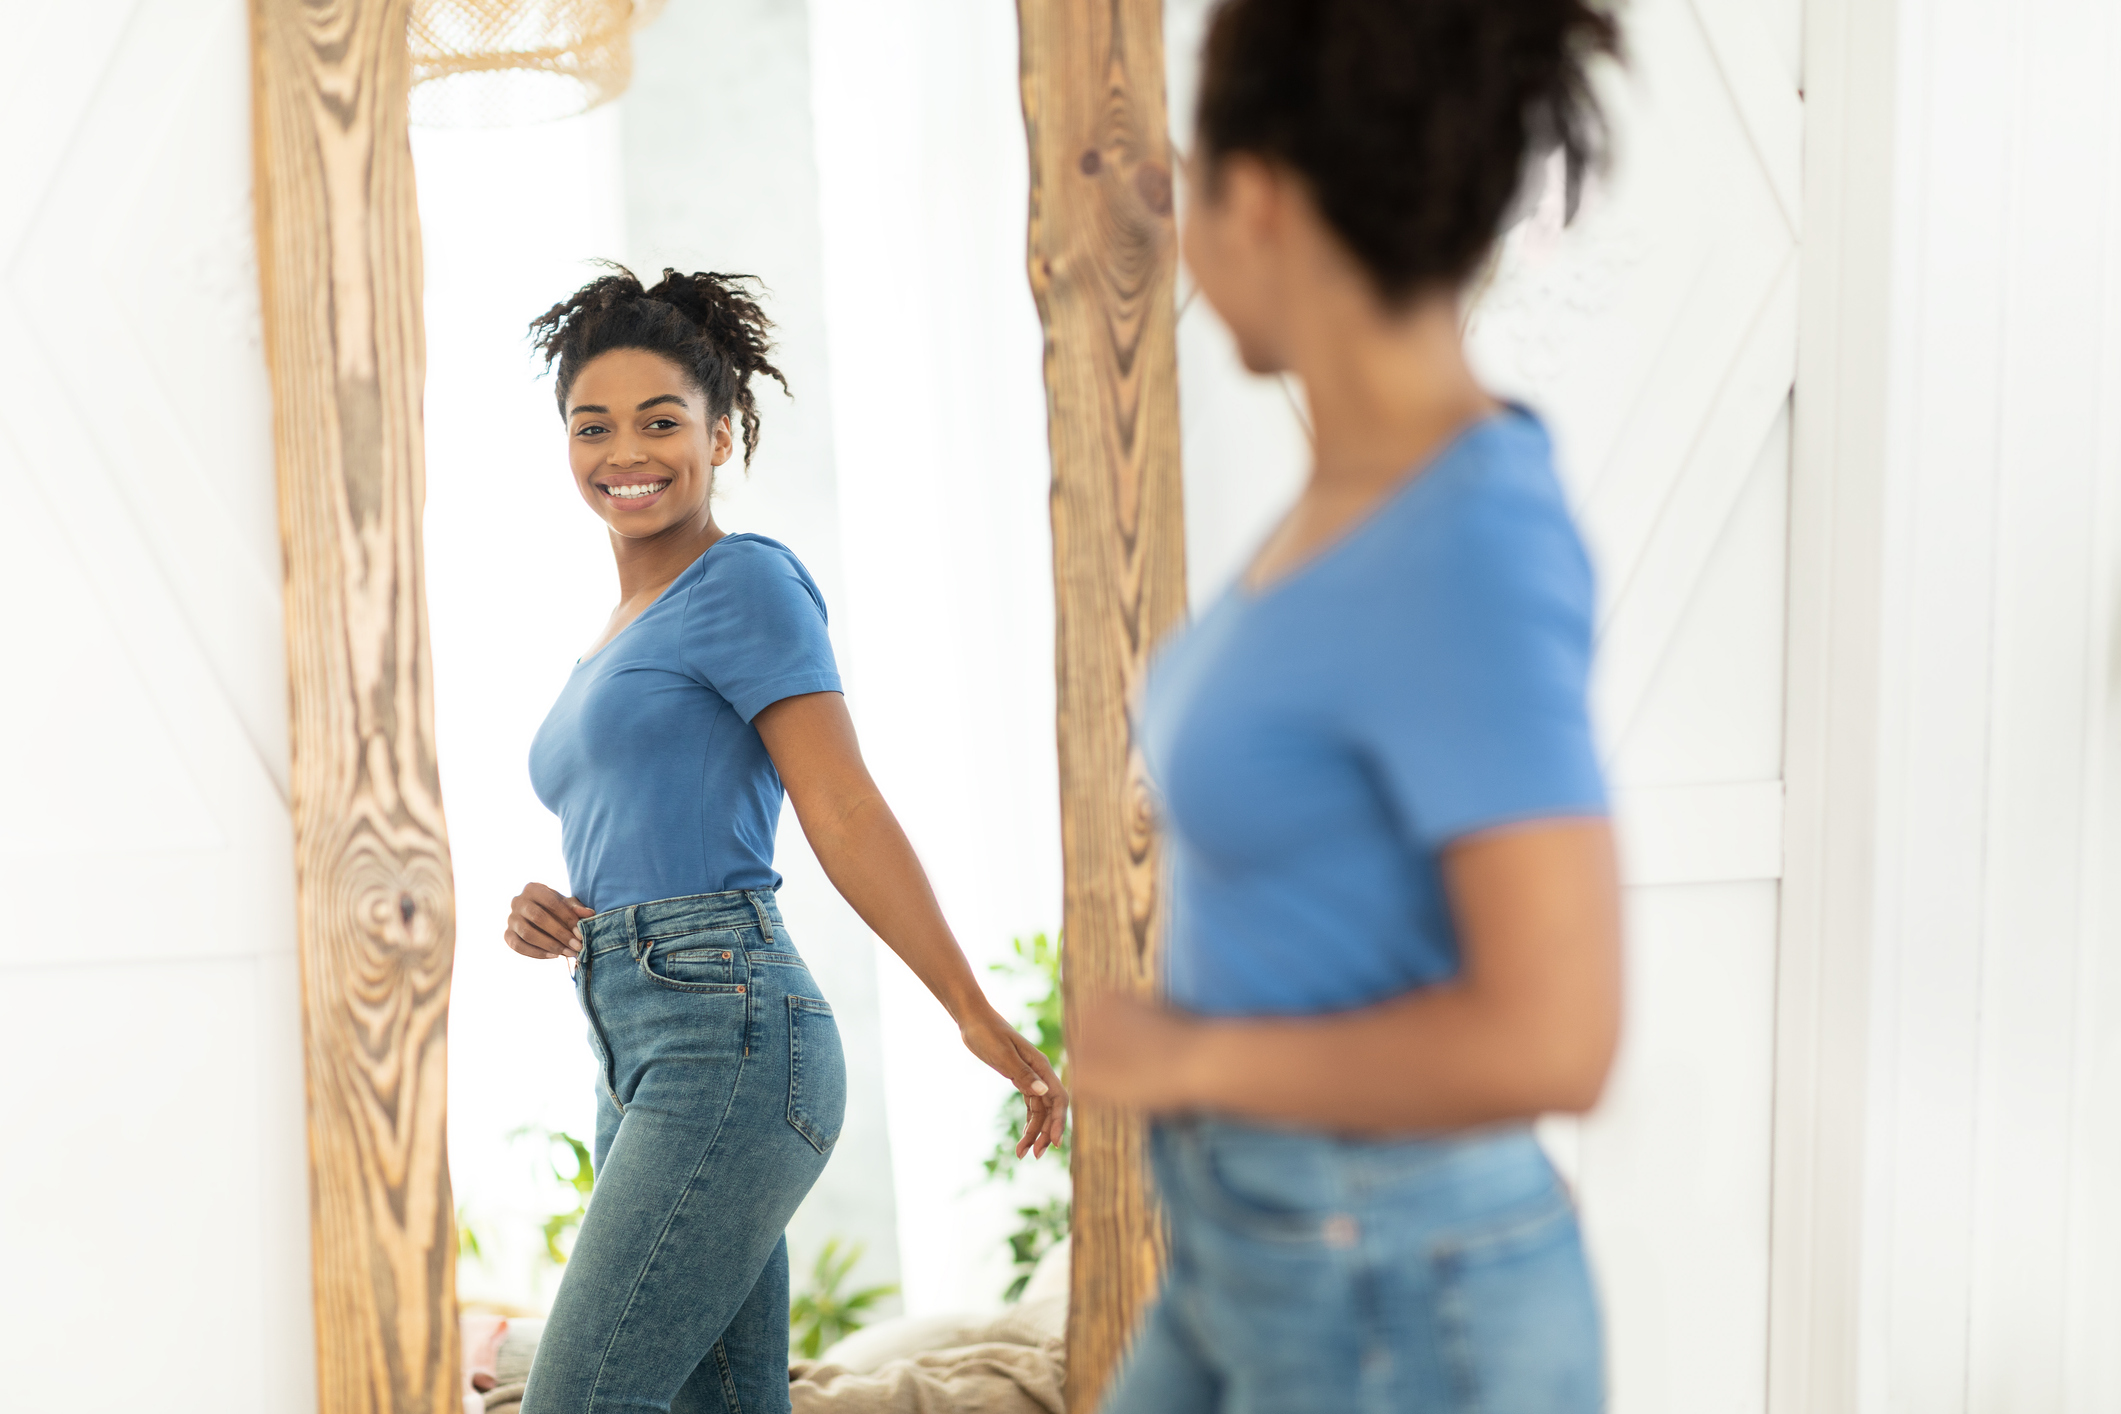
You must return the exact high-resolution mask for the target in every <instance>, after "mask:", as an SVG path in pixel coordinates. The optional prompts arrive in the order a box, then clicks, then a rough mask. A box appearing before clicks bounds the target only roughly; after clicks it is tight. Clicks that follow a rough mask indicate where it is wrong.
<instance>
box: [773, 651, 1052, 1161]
mask: <svg viewBox="0 0 2121 1414" xmlns="http://www.w3.org/2000/svg"><path fill="white" fill-rule="evenodd" d="M752 725H753V726H754V727H756V728H757V729H758V733H759V737H760V739H761V740H763V741H764V742H765V743H766V750H767V752H768V753H769V754H770V755H771V756H772V757H773V764H774V766H775V768H776V769H778V770H779V771H780V773H781V783H782V784H783V785H785V786H786V787H787V789H788V799H789V800H790V801H791V802H792V803H793V804H794V806H795V815H796V818H797V819H798V820H800V821H801V822H802V825H803V834H804V835H805V836H806V837H807V838H808V839H809V841H810V848H811V849H812V850H813V851H815V852H816V854H817V857H818V863H820V864H822V865H824V866H825V874H826V877H827V878H829V879H831V880H832V884H833V887H834V888H836V889H838V890H839V891H840V894H841V896H843V897H844V898H845V899H846V900H847V902H848V903H850V904H852V905H853V907H854V911H855V912H856V913H858V914H860V915H861V918H862V921H863V922H864V923H867V924H868V925H869V927H870V928H871V929H872V930H874V932H875V933H876V935H877V936H878V937H880V938H882V939H883V940H884V942H885V943H886V945H888V946H889V947H890V949H891V950H892V951H893V952H895V953H897V954H898V955H899V956H900V957H901V958H903V959H904V960H905V963H906V965H907V966H908V967H910V968H912V969H913V973H914V975H915V976H916V977H919V978H920V979H921V982H922V984H923V985H925V986H926V987H927V988H928V990H929V991H930V992H932V993H934V995H935V999H936V1000H937V1001H939V1002H941V1003H942V1004H943V1007H944V1009H945V1010H946V1011H948V1012H949V1013H950V1017H951V1020H953V1021H955V1022H956V1023H957V1025H958V1030H959V1033H960V1034H961V1035H962V1036H963V1037H964V1040H965V1045H966V1047H967V1048H968V1049H970V1050H971V1052H972V1053H973V1054H974V1055H976V1056H978V1057H979V1058H980V1059H981V1060H983V1061H985V1062H986V1063H987V1064H988V1065H989V1066H991V1067H993V1068H994V1070H996V1071H997V1072H999V1073H1000V1074H1001V1075H1003V1076H1005V1077H1007V1078H1008V1080H1009V1082H1010V1083H1011V1084H1013V1085H1015V1086H1016V1088H1017V1089H1018V1090H1019V1091H1021V1092H1022V1093H1023V1096H1024V1104H1025V1106H1026V1109H1027V1116H1026V1120H1025V1124H1024V1139H1023V1142H1022V1143H1021V1144H1020V1145H1019V1146H1018V1151H1017V1152H1018V1153H1019V1155H1021V1154H1022V1153H1024V1152H1026V1151H1029V1152H1032V1153H1035V1154H1043V1153H1044V1152H1045V1151H1046V1148H1047V1146H1048V1145H1050V1144H1052V1143H1054V1142H1055V1141H1056V1140H1058V1139H1059V1138H1060V1137H1061V1132H1062V1130H1063V1129H1064V1128H1065V1127H1066V1124H1067V1117H1068V1092H1067V1090H1066V1089H1065V1088H1063V1087H1062V1085H1061V1082H1060V1077H1059V1076H1057V1075H1055V1074H1054V1073H1053V1067H1052V1066H1051V1065H1049V1064H1048V1063H1047V1061H1046V1058H1045V1056H1044V1055H1043V1054H1041V1053H1040V1051H1039V1049H1038V1047H1036V1046H1034V1045H1032V1044H1031V1042H1030V1041H1028V1040H1026V1039H1025V1038H1024V1037H1023V1036H1022V1035H1020V1034H1019V1033H1018V1032H1017V1030H1016V1028H1015V1027H1013V1026H1011V1025H1009V1023H1008V1022H1007V1021H1006V1020H1004V1019H1003V1017H1002V1015H1001V1014H1000V1013H999V1012H997V1011H996V1010H995V1009H994V1007H993V1005H992V1004H991V1003H990V1002H988V1000H987V994H986V993H985V992H984V991H983V990H981V988H980V985H979V979H978V978H977V977H976V976H974V975H973V972H972V964H971V963H969V962H967V961H966V960H965V954H964V951H963V949H961V948H959V947H958V945H957V939H956V937H955V936H953V935H952V934H951V932H950V925H949V924H948V923H947V922H945V921H944V919H943V911H942V908H941V907H940V906H939V905H938V904H937V903H936V901H935V891H934V890H933V889H932V888H930V887H929V884H928V875H927V872H926V871H925V870H923V869H922V868H921V862H920V858H919V856H917V855H916V854H915V853H914V852H913V844H912V841H910V840H908V839H907V838H906V832H905V831H904V830H903V829H901V828H900V827H899V823H898V817H897V816H895V815H893V814H892V813H891V807H890V806H889V805H887V804H886V803H885V802H884V797H883V793H882V792H880V791H879V790H878V789H877V788H876V782H875V781H874V780H872V779H870V776H869V768H868V766H867V765H866V764H864V763H863V761H862V749H861V745H860V743H859V742H857V741H856V740H855V735H854V721H853V719H852V718H851V717H849V716H848V714H847V702H846V699H845V698H843V697H841V696H840V694H838V693H837V692H812V693H805V694H803V695H802V696H800V697H787V698H783V699H782V700H780V701H779V702H776V703H774V704H773V705H772V706H770V707H768V708H766V709H765V710H763V711H761V712H760V713H759V714H758V716H757V717H755V718H753V719H752Z"/></svg>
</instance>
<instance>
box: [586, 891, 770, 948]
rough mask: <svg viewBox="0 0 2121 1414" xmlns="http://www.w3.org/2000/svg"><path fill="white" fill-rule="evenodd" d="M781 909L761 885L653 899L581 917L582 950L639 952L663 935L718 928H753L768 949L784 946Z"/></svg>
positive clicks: (676, 934) (668, 936) (677, 934)
mask: <svg viewBox="0 0 2121 1414" xmlns="http://www.w3.org/2000/svg"><path fill="white" fill-rule="evenodd" d="M783 927H784V925H783V924H782V922H781V910H780V908H779V906H778V905H777V904H776V903H775V902H774V899H773V894H772V893H771V892H769V891H768V890H765V889H730V890H728V891H727V892H724V893H718V894H692V895H689V896H687V897H685V898H664V899H656V900H654V901H653V902H650V903H630V904H627V905H626V906H625V907H624V908H612V909H606V910H605V911H604V912H602V913H599V914H597V915H596V916H595V917H593V918H585V919H583V920H582V940H583V947H582V950H583V951H584V952H585V953H588V954H591V955H594V954H597V953H602V952H610V951H611V950H612V949H613V948H625V949H627V950H628V951H629V952H633V953H639V952H640V951H641V949H643V948H645V947H648V946H650V945H652V944H653V943H655V942H656V941H657V940H659V939H662V938H675V937H679V936H682V935H683V934H686V933H702V932H710V931H714V930H717V929H733V928H757V929H758V930H759V931H760V932H761V933H763V934H765V937H766V946H767V947H769V948H773V947H779V948H786V947H788V945H789V944H788V939H787V937H786V935H785V934H784V933H783V932H782V929H783Z"/></svg>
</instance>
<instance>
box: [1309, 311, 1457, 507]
mask: <svg viewBox="0 0 2121 1414" xmlns="http://www.w3.org/2000/svg"><path fill="white" fill-rule="evenodd" d="M1336 294H1337V295H1338V296H1339V297H1338V298H1333V297H1328V298H1327V299H1325V300H1321V301H1319V302H1318V303H1317V304H1316V305H1314V306H1312V307H1311V309H1310V310H1309V311H1308V313H1307V315H1306V317H1305V318H1304V319H1303V320H1302V322H1301V325H1300V327H1299V328H1297V329H1295V330H1293V331H1292V334H1293V335H1294V337H1293V338H1292V339H1291V349H1290V352H1291V355H1292V357H1291V358H1290V371H1291V372H1292V373H1294V374H1295V375H1296V376H1297V377H1299V378H1301V379H1302V380H1303V384H1304V390H1305V393H1306V394H1307V396H1308V399H1309V402H1310V408H1311V430H1312V437H1313V466H1312V472H1311V479H1312V485H1313V487H1314V488H1316V489H1318V490H1322V491H1337V492H1349V493H1360V492H1361V491H1363V490H1365V489H1370V488H1374V487H1375V486H1377V485H1378V484H1380V483H1383V482H1390V481H1395V480H1397V479H1398V478H1399V477H1400V476H1402V475H1403V474H1404V473H1405V472H1406V470H1407V468H1409V467H1411V466H1415V465H1418V464H1420V463H1422V462H1424V461H1427V460H1428V459H1429V457H1430V456H1431V455H1433V454H1434V453H1435V452H1436V451H1437V450H1438V449H1439V448H1440V447H1441V446H1442V445H1443V444H1444V443H1446V442H1448V441H1449V440H1450V439H1451V438H1452V437H1454V436H1456V435H1457V434H1458V433H1459V432H1460V431H1462V430H1463V429H1464V428H1465V427H1466V426H1467V425H1468V424H1470V423H1472V422H1476V421H1478V420H1479V419H1480V418H1483V417H1485V416H1487V415H1488V414H1490V413H1492V412H1494V411H1495V409H1496V406H1497V404H1496V402H1495V400H1494V399H1493V398H1492V397H1490V396H1489V395H1488V393H1487V391H1486V390H1485V389H1483V388H1482V387H1481V386H1480V383H1479V380H1477V379H1476V378H1475V377H1474V376H1473V370H1472V368H1471V367H1470V366H1469V365H1468V364H1467V363H1466V357H1465V348H1464V345H1463V344H1462V343H1461V341H1460V336H1459V326H1458V307H1457V300H1456V299H1455V297H1453V296H1452V295H1450V294H1439V295H1433V296H1428V297H1425V298H1423V299H1421V300H1419V301H1417V302H1416V303H1415V304H1414V305H1412V306H1410V307H1409V308H1407V309H1405V310H1403V311H1398V312H1388V311H1384V310H1381V309H1379V307H1378V306H1377V304H1376V303H1375V301H1374V300H1372V299H1370V298H1368V297H1367V292H1366V291H1362V292H1358V291H1345V292H1336Z"/></svg>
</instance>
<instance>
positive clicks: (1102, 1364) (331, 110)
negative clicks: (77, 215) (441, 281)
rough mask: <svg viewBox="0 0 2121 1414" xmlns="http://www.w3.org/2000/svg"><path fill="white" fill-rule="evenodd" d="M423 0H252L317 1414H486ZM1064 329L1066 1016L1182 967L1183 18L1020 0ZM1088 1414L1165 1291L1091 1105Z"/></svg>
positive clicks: (1085, 1222) (1078, 1234)
mask: <svg viewBox="0 0 2121 1414" xmlns="http://www.w3.org/2000/svg"><path fill="white" fill-rule="evenodd" d="M409 4H410V0H338V3H336V4H322V3H317V0H251V56H252V95H253V106H252V112H253V119H252V125H253V126H252V131H253V136H252V143H253V151H254V157H255V169H256V178H255V193H254V199H255V202H256V211H257V232H258V271H259V284H260V287H261V295H262V301H263V309H264V320H265V331H266V357H267V362H268V365H269V368H270V373H271V382H272V396H273V448H274V458H275V464H276V467H277V476H278V484H279V499H280V534H281V543H282V549H283V565H284V575H285V598H286V615H287V656H288V708H289V715H290V718H291V725H292V732H291V737H292V751H293V765H292V789H293V815H294V829H295V868H296V876H297V877H296V916H297V927H298V932H299V939H298V941H299V950H300V957H301V965H302V1035H303V1052H304V1068H305V1077H306V1096H307V1105H308V1136H309V1174H310V1242H311V1265H312V1273H313V1276H312V1280H313V1287H314V1300H315V1306H316V1327H317V1386H318V1409H319V1411H320V1414H378V1411H390V1414H458V1411H459V1410H460V1407H461V1406H460V1396H459V1389H460V1386H459V1383H458V1381H459V1365H460V1358H461V1352H460V1351H459V1349H458V1334H457V1330H458V1327H457V1319H456V1257H457V1234H456V1215H455V1204H454V1202H453V1200H452V1195H451V1192H450V1184H449V1163H448V1146H447V1129H446V1123H447V1113H448V1110H447V1101H448V1066H447V1038H448V1009H449V988H450V969H451V960H452V955H453V951H454V947H455V935H456V928H455V911H454V897H453V892H452V888H451V876H450V867H449V846H448V835H447V830H446V828H445V825H444V821H443V815H442V802H441V787H440V778H439V775H438V773H437V770H436V758H435V736H434V690H433V674H432V670H431V662H430V650H429V641H428V631H427V604H426V594H425V589H424V575H425V560H424V556H423V551H422V543H421V516H422V511H423V508H424V505H425V499H426V488H425V468H424V462H423V427H422V419H421V398H422V391H423V387H424V383H425V378H426V346H425V335H424V330H423V327H422V318H421V294H422V290H421V269H420V218H419V208H418V204H417V197H416V193H415V189H414V183H413V168H412V149H411V141H410V135H409V131H408V120H407V102H408V97H409V94H410V83H411V64H410V59H409V56H408V53H407V47H406V34H405V25H406V15H407V10H408V8H409ZM1018 17H1019V22H1020V25H1021V29H1022V83H1023V100H1024V119H1025V128H1026V133H1027V136H1028V138H1029V142H1030V154H1031V206H1030V221H1029V241H1028V246H1029V251H1028V254H1029V266H1030V276H1031V285H1032V290H1033V293H1034V295H1035V297H1036V299H1037V303H1038V308H1039V315H1040V318H1041V321H1042V322H1043V324H1044V327H1045V331H1046V356H1045V370H1046V391H1047V412H1048V419H1049V436H1050V440H1051V448H1052V457H1053V471H1054V474H1053V539H1054V585H1055V613H1056V624H1055V658H1056V664H1055V666H1056V671H1057V674H1058V697H1057V717H1058V724H1057V730H1058V736H1059V753H1060V779H1061V820H1062V851H1063V858H1064V868H1065V876H1066V877H1065V887H1064V906H1063V907H1064V912H1063V926H1064V928H1065V930H1066V935H1067V939H1068V948H1067V977H1066V981H1065V987H1066V994H1067V995H1068V996H1069V997H1070V998H1074V997H1077V996H1080V995H1082V993H1083V992H1084V990H1085V989H1094V988H1112V987H1126V988H1131V989H1136V990H1143V991H1147V990H1150V989H1153V987H1154V986H1155V979H1156V959H1157V952H1158V941H1159V930H1160V925H1161V921H1162V912H1163V906H1162V901H1161V899H1160V892H1159V884H1160V877H1159V870H1158V865H1157V857H1156V840H1155V832H1154V829H1153V823H1152V819H1151V815H1150V810H1149V803H1148V797H1147V793H1146V785H1145V776H1144V773H1143V769H1142V763H1141V756H1140V751H1139V749H1138V746H1137V745H1136V743H1135V741H1134V739H1133V734H1132V730H1131V727H1130V725H1129V720H1128V715H1127V705H1128V703H1129V701H1130V700H1131V698H1132V695H1133V694H1134V692H1135V691H1136V689H1137V688H1138V686H1139V684H1140V680H1141V675H1142V671H1143V668H1144V665H1145V663H1146V660H1147V655H1148V651H1149V648H1150V646H1151V645H1152V644H1153V643H1154V642H1155V640H1156V639H1157V637H1158V636H1159V635H1160V634H1161V633H1162V632H1163V631H1165V630H1166V629H1168V628H1169V627H1170V626H1171V625H1173V624H1174V623H1176V622H1177V621H1178V620H1179V619H1180V618H1181V617H1182V616H1183V614H1184V610H1185V542H1184V527H1183V522H1182V507H1181V499H1180V479H1179V428H1178V385H1177V355H1176V347H1177V338H1176V327H1177V312H1176V308H1175V305H1174V299H1173V294H1174V290H1175V287H1176V282H1177V269H1178V252H1177V240H1176V228H1175V223H1174V221H1173V214H1172V213H1173V201H1172V183H1173V172H1172V167H1171V154H1170V144H1169V138H1168V129H1167V124H1166V120H1165V111H1164V96H1163V87H1164V84H1163V72H1164V71H1163V17H1162V7H1161V4H1160V3H1159V2H1158V0H1112V3H1110V4H1108V5H1098V6H1089V5H1081V4H1077V3H1072V2H1071V0H1019V6H1018ZM1076 1123H1077V1138H1076V1144H1075V1159H1074V1179H1075V1226H1074V1233H1075V1239H1076V1241H1075V1247H1074V1253H1075V1261H1074V1275H1073V1289H1072V1293H1071V1299H1070V1320H1069V1344H1068V1356H1069V1380H1068V1407H1069V1409H1070V1410H1071V1411H1077V1412H1078V1414H1081V1412H1083V1411H1090V1410H1093V1409H1094V1408H1095V1407H1096V1403H1097V1400H1098V1397H1099V1395H1100V1394H1101V1392H1102V1390H1103V1388H1104V1386H1105V1384H1106V1382H1107V1380H1108V1379H1109V1377H1110V1375H1111V1372H1112V1370H1113V1368H1114V1366H1115V1365H1116V1364H1117V1362H1118V1359H1119V1357H1120V1355H1121V1353H1122V1352H1123V1350H1124V1348H1125V1344H1126V1341H1127V1339H1128V1337H1129V1335H1130V1334H1131V1332H1132V1330H1133V1328H1134V1324H1135V1321H1136V1319H1137V1318H1138V1317H1139V1315H1140V1314H1141V1311H1142V1309H1143V1307H1144V1304H1145V1303H1146V1301H1147V1300H1148V1299H1149V1298H1150V1297H1151V1295H1153V1293H1154V1291H1155V1289H1156V1282H1157V1276H1158V1271H1159V1267H1160V1262H1161V1250H1162V1242H1161V1236H1160V1224H1159V1220H1158V1218H1157V1216H1156V1214H1155V1210H1154V1204H1153V1200H1152V1198H1151V1197H1150V1195H1149V1191H1148V1185H1147V1182H1146V1176H1145V1170H1144V1165H1143V1152H1142V1150H1143V1145H1142V1131H1141V1127H1140V1125H1139V1123H1138V1122H1137V1121H1134V1120H1132V1119H1130V1118H1128V1117H1126V1116H1124V1115H1121V1114H1118V1113H1115V1112H1112V1111H1108V1110H1102V1109H1100V1108H1098V1107H1095V1106H1092V1107H1088V1108H1087V1109H1085V1110H1082V1111H1079V1112H1078V1117H1077V1121H1076Z"/></svg>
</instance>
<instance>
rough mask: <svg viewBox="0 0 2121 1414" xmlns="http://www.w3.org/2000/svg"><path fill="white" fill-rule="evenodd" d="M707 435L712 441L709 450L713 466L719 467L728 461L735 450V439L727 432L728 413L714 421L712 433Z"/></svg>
mask: <svg viewBox="0 0 2121 1414" xmlns="http://www.w3.org/2000/svg"><path fill="white" fill-rule="evenodd" d="M709 435H710V436H711V437H712V438H713V439H714V440H713V445H712V447H711V448H710V455H711V457H712V460H713V464H714V465H716V466H720V465H721V464H722V463H723V462H726V461H728V460H729V456H730V454H731V453H732V452H734V451H735V450H736V438H735V437H734V436H732V435H731V434H730V431H729V414H728V413H726V412H725V413H723V414H722V415H721V416H720V417H718V418H716V419H715V420H714V431H713V432H712V433H710V434H709Z"/></svg>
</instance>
